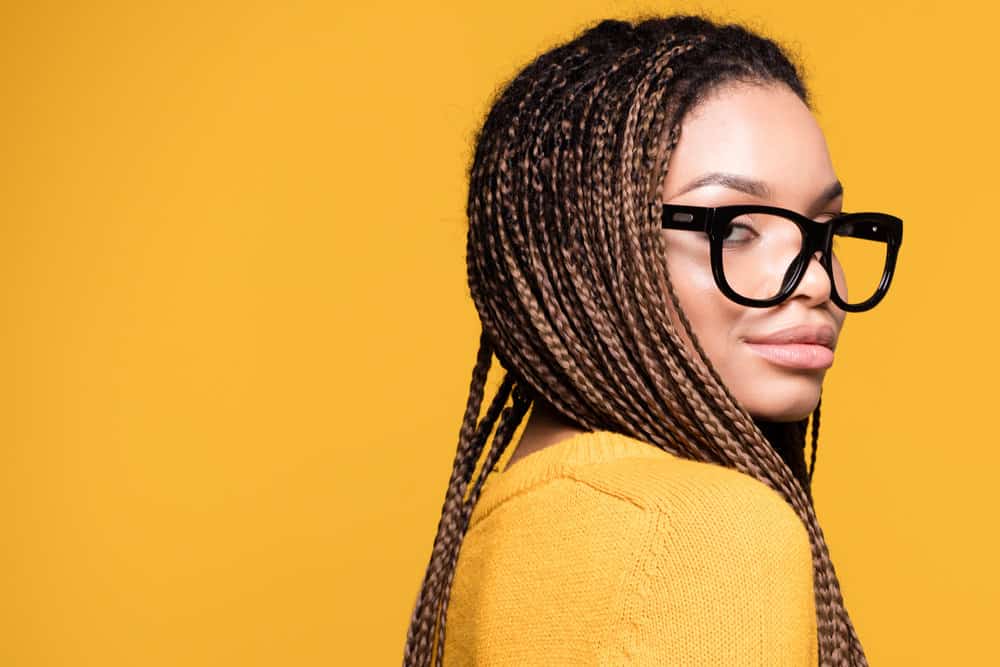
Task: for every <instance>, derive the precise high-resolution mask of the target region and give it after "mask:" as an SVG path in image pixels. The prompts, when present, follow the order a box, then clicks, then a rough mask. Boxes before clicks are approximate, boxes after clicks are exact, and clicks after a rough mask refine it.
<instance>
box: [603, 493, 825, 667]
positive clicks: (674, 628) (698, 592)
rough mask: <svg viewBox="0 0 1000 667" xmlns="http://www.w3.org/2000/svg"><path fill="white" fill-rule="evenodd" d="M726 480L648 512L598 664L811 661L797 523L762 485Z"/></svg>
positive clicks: (807, 580)
mask: <svg viewBox="0 0 1000 667" xmlns="http://www.w3.org/2000/svg"><path fill="white" fill-rule="evenodd" d="M729 482H730V484H727V485H726V486H725V487H722V489H720V488H719V487H714V488H713V487H704V488H696V489H693V490H692V489H691V488H686V489H684V492H683V493H681V494H676V493H675V495H674V496H673V497H669V496H668V500H669V501H670V502H666V503H664V504H661V506H659V507H656V508H653V509H649V510H648V513H647V521H646V522H645V526H644V530H645V535H644V536H642V539H639V540H637V543H638V544H639V547H638V548H639V550H640V553H639V554H638V557H637V558H636V559H635V561H634V562H633V563H632V564H630V566H629V569H628V571H627V572H626V573H625V574H624V575H623V580H622V584H623V585H622V586H621V588H620V589H619V598H618V602H617V604H615V605H613V607H612V608H611V609H610V610H609V612H610V613H611V615H612V617H611V618H610V619H609V624H608V626H607V627H608V630H609V633H610V634H609V636H607V637H606V638H605V642H603V643H604V646H605V648H606V650H607V652H606V653H605V654H604V656H603V658H602V664H607V665H612V664H613V665H620V664H629V665H685V666H708V665H769V666H774V665H796V666H799V665H816V664H817V649H816V619H815V601H814V597H813V596H814V593H813V579H812V577H813V575H812V557H811V551H810V544H809V536H808V533H807V532H806V529H805V526H804V525H803V524H802V521H801V520H800V519H799V517H798V515H797V514H796V513H795V511H794V510H793V509H792V508H791V507H790V506H789V505H788V504H787V503H786V502H785V500H784V499H783V498H782V497H781V496H780V495H779V494H778V493H777V492H776V491H774V490H773V489H771V488H770V487H768V486H766V485H765V484H763V483H762V482H759V481H758V480H755V479H752V478H750V477H748V476H742V475H740V476H739V477H736V476H735V475H731V476H730V480H729Z"/></svg>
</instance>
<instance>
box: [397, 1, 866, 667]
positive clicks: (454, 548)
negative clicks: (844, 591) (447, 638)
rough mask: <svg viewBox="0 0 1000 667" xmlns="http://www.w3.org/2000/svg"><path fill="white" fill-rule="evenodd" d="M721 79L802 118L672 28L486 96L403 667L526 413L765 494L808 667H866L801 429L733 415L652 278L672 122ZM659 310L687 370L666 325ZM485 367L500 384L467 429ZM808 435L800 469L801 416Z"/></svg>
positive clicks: (771, 78)
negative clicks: (792, 532)
mask: <svg viewBox="0 0 1000 667" xmlns="http://www.w3.org/2000/svg"><path fill="white" fill-rule="evenodd" d="M733 82H744V83H750V84H754V85H765V84H775V83H777V84H784V85H786V86H788V87H789V88H790V89H791V90H792V91H794V92H795V94H796V95H798V96H799V98H800V99H802V101H803V102H804V103H805V104H806V105H807V106H808V107H810V108H811V102H810V99H809V94H808V92H807V90H806V87H805V85H804V83H803V81H802V76H801V74H800V68H799V67H798V66H797V65H796V64H795V63H794V62H793V60H792V59H791V57H790V56H789V55H788V54H787V53H786V52H785V51H783V50H782V48H781V47H780V46H779V45H778V44H776V43H775V42H774V41H772V40H770V39H768V38H766V37H763V36H761V35H758V34H755V33H754V32H752V31H750V30H749V29H747V28H746V27H744V26H741V25H738V24H732V23H726V24H723V23H718V22H714V21H712V20H710V19H707V18H705V17H701V16H694V15H686V14H681V15H674V16H669V17H665V18H646V19H642V20H639V21H637V22H634V23H630V22H626V21H621V20H604V21H601V22H599V23H597V24H596V25H593V26H591V27H589V28H587V29H586V30H584V31H583V32H581V33H580V34H578V35H577V36H576V37H575V38H573V39H572V40H570V41H568V42H565V43H563V44H560V45H558V46H556V47H555V48H552V49H551V50H549V51H547V52H545V53H543V54H541V55H540V56H538V57H537V58H536V59H535V60H533V61H532V62H531V63H529V64H528V65H527V66H526V67H524V68H523V69H522V70H521V71H520V72H519V73H518V74H517V75H516V76H515V77H514V78H513V79H511V80H510V81H509V82H507V83H506V84H505V85H504V86H503V87H502V88H501V89H500V90H499V93H498V95H497V97H496V99H495V100H494V101H493V104H492V106H491V108H490V111H489V112H488V114H487V116H486V118H485V120H484V122H483V125H482V127H481V129H480V130H479V132H478V133H477V135H476V142H475V150H474V154H473V158H472V162H471V165H470V167H469V192H468V203H467V209H466V210H467V215H468V218H469V229H468V239H467V248H466V249H467V257H466V259H467V270H468V282H469V290H470V293H471V296H472V299H473V301H474V302H475V305H476V309H477V312H478V314H479V318H480V321H481V324H482V333H481V336H480V345H479V351H478V354H477V359H476V364H475V366H474V368H473V372H472V381H471V385H470V389H469V399H468V402H467V405H466V410H465V415H464V417H463V420H462V426H461V429H460V432H459V439H458V448H457V452H456V456H455V462H454V467H453V471H452V475H451V479H450V481H449V484H448V489H447V492H446V495H445V501H444V505H443V507H442V513H441V519H440V521H439V523H438V529H437V534H436V536H435V539H434V545H433V549H432V553H431V557H430V562H429V563H428V566H427V569H426V572H425V575H424V579H423V583H422V586H421V589H420V593H419V596H418V598H417V601H416V604H415V605H414V609H413V614H412V617H411V622H410V627H409V631H408V634H407V640H406V646H405V652H404V664H405V665H430V664H431V662H432V661H433V663H434V664H435V665H441V664H442V660H443V653H444V634H445V620H446V617H447V610H448V601H449V596H450V589H451V582H452V580H453V578H454V574H455V567H456V564H457V561H458V554H459V550H460V548H461V543H462V539H463V537H464V535H465V532H466V530H467V528H468V521H469V517H470V516H471V513H472V508H473V507H474V505H475V503H476V500H477V499H478V497H479V491H480V489H481V488H482V484H483V482H484V480H485V479H486V476H487V475H488V474H489V473H490V472H491V471H492V470H493V468H494V466H495V465H496V463H497V461H498V460H499V458H500V456H501V455H502V454H503V452H504V451H505V449H506V448H507V445H508V444H509V443H510V441H511V439H512V437H513V434H514V432H515V430H516V428H517V426H518V425H519V424H520V422H521V420H522V419H523V417H524V415H525V414H526V413H527V411H528V409H529V407H530V405H531V403H532V401H534V400H544V401H546V402H547V403H549V404H550V405H551V406H552V407H553V408H554V409H556V410H557V411H558V412H559V413H560V414H561V415H563V416H565V417H566V418H567V419H568V420H570V421H571V422H573V423H575V424H578V425H580V426H581V427H582V428H584V429H586V430H598V429H600V430H609V431H614V432H618V433H622V434H625V435H627V436H630V437H634V438H637V439H640V440H643V441H645V442H648V443H650V444H652V445H654V446H657V447H660V448H661V449H664V450H666V451H668V452H671V453H673V454H675V455H677V456H683V457H685V458H688V459H692V460H697V461H704V462H710V463H715V464H718V465H723V466H726V467H729V468H733V469H736V470H739V471H740V472H743V473H745V474H747V475H750V476H752V477H754V478H755V479H757V480H759V481H761V482H763V483H765V484H767V485H768V486H769V487H770V488H772V489H774V490H775V491H777V492H778V493H779V494H781V496H782V497H783V498H785V500H786V501H787V502H788V503H789V504H790V505H791V506H792V508H793V509H794V510H795V511H796V513H797V514H798V516H799V517H800V518H801V519H802V521H803V523H804V525H805V526H806V529H807V531H808V533H809V538H810V543H811V547H812V557H813V572H814V577H813V579H814V591H815V600H816V614H817V635H818V636H817V642H818V649H819V659H820V664H823V665H832V664H837V665H841V664H849V665H867V661H866V658H865V655H864V651H863V649H862V646H861V643H860V641H859V639H858V637H857V634H856V633H855V630H854V627H853V625H852V623H851V620H850V617H849V615H848V613H847V610H846V608H845V607H844V602H843V598H842V595H841V591H840V586H839V583H838V580H837V576H836V573H835V570H834V567H833V563H832V562H831V560H830V555H829V550H828V548H827V545H826V542H825V540H824V536H823V532H822V529H821V528H820V526H819V523H818V521H817V518H816V514H815V510H814V507H813V503H812V496H811V488H810V487H811V479H812V468H809V469H808V470H807V469H806V466H805V457H804V451H805V436H806V428H807V424H808V421H809V420H808V418H807V419H804V420H800V421H796V422H788V423H776V422H767V421H764V420H758V419H755V418H753V417H752V416H751V415H750V414H749V413H748V412H747V411H746V410H745V409H744V408H743V407H742V406H741V405H740V404H739V403H738V402H737V401H736V400H735V398H734V397H733V396H732V394H731V393H730V391H729V390H728V388H727V387H726V385H725V383H724V382H723V381H722V379H721V378H720V377H719V375H718V373H717V371H716V370H715V368H714V367H713V365H712V364H711V362H710V360H709V359H708V357H707V355H706V354H705V352H704V350H703V349H702V346H701V345H700V343H699V342H698V339H697V336H696V334H695V333H694V331H693V330H692V327H691V325H690V322H689V321H688V319H687V317H686V316H685V314H684V311H683V309H682V308H681V306H680V303H679V301H678V299H677V295H676V294H675V292H674V288H673V285H672V282H671V281H670V278H669V273H668V271H667V266H666V261H665V248H664V246H663V239H662V235H661V234H660V233H659V230H660V226H659V215H658V214H659V205H658V204H659V203H660V202H658V201H657V198H656V197H655V195H656V193H657V192H658V188H659V185H660V183H661V182H662V179H663V176H664V174H665V173H666V169H667V168H668V163H669V158H670V155H671V153H672V151H673V148H674V146H675V145H676V143H677V141H678V138H679V132H680V123H681V121H682V120H683V118H684V117H685V115H686V114H687V113H689V112H690V111H691V110H693V109H694V108H695V107H697V106H698V105H699V104H700V103H702V102H704V101H705V100H706V99H707V97H708V96H709V95H710V94H712V93H713V92H714V91H716V90H717V89H718V88H719V87H720V86H722V85H724V84H727V83H733ZM667 295H669V298H670V299H671V301H672V304H673V307H674V310H675V312H676V313H677V314H678V316H679V320H680V324H681V325H682V326H683V327H684V330H685V332H686V334H687V336H688V338H689V340H691V341H692V343H693V347H694V349H695V352H696V356H693V355H692V354H691V353H690V352H689V350H688V348H687V346H686V345H685V344H684V342H683V339H682V338H681V336H680V334H679V332H678V331H677V329H676V327H675V324H674V322H672V321H671V318H669V317H668V308H667V302H666V301H665V298H666V296H667ZM494 355H495V356H496V357H497V360H498V361H499V363H500V365H501V366H502V367H503V368H504V369H505V371H506V372H505V375H504V378H503V381H502V383H501V386H500V389H499V390H498V392H497V394H496V396H495V397H494V398H493V400H492V402H491V404H490V406H489V408H488V409H487V411H486V414H485V415H484V417H483V419H482V420H479V414H480V412H481V409H482V403H483V395H484V393H485V383H486V377H487V374H488V372H489V369H490V366H491V361H492V357H493V356H494ZM508 400H511V405H509V406H507V405H506V404H507V402H508ZM812 427H813V430H812V466H814V465H815V455H816V446H817V442H818V427H819V405H817V406H816V409H815V411H814V412H813V415H812ZM494 428H495V431H496V432H495V434H494V435H493V441H492V443H491V445H490V447H489V448H488V449H487V447H486V443H487V441H488V440H489V438H490V435H491V434H493V431H494ZM484 452H485V454H484ZM480 459H483V461H482V465H481V466H479V475H478V477H477V478H476V480H475V482H473V479H472V478H473V476H474V475H475V472H476V467H477V463H478V462H479V461H480Z"/></svg>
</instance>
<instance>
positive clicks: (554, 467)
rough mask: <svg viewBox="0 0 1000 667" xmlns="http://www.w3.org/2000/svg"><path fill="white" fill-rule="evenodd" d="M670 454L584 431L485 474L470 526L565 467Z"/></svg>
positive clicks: (625, 437) (619, 436)
mask: <svg viewBox="0 0 1000 667" xmlns="http://www.w3.org/2000/svg"><path fill="white" fill-rule="evenodd" d="M664 456H667V457H673V456H674V455H673V454H671V453H670V452H667V451H666V450H663V449H660V448H659V447H656V446H655V445H651V444H649V443H647V442H644V441H642V440H639V439H637V438H633V437H631V436H628V435H624V434H622V433H617V432H614V431H605V430H597V431H584V432H581V433H575V434H573V435H571V436H569V437H568V438H565V439H563V440H560V441H558V442H555V443H553V444H550V445H547V446H545V447H544V448H542V449H540V450H538V451H536V452H532V453H530V454H528V455H526V456H525V457H524V458H522V459H519V460H518V461H516V462H515V463H514V464H513V465H508V464H505V465H504V467H503V468H501V469H497V470H493V471H491V472H490V473H489V475H487V477H486V480H485V481H484V482H483V487H482V490H481V492H480V495H479V499H478V501H477V502H476V506H475V508H473V511H472V515H471V516H470V519H469V527H470V528H471V527H472V526H473V525H475V524H476V523H477V522H478V521H479V520H481V519H482V518H483V517H484V516H485V515H487V514H489V513H490V512H491V511H492V510H493V509H494V508H495V507H497V506H498V505H500V504H501V503H503V502H504V501H505V500H507V499H509V498H511V497H512V496H514V495H517V494H518V493H521V492H523V491H526V490H527V489H529V488H531V487H533V486H535V485H536V484H539V483H541V482H543V481H545V480H548V479H551V478H552V477H556V476H558V475H559V473H560V472H561V471H564V470H565V469H567V468H572V467H577V466H581V465H588V464H593V463H600V462H603V461H609V460H615V459H619V458H625V457H641V458H661V457H664Z"/></svg>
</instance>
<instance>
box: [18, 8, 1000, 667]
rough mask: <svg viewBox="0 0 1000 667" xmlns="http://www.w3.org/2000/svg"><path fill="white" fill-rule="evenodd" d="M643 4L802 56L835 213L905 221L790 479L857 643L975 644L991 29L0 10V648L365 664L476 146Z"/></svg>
mask: <svg viewBox="0 0 1000 667" xmlns="http://www.w3.org/2000/svg"><path fill="white" fill-rule="evenodd" d="M675 10H689V11H698V10H708V11H711V12H712V14H713V15H714V16H715V17H717V18H719V17H724V18H726V17H730V18H734V19H737V20H742V21H745V22H748V23H749V24H750V25H751V26H752V27H756V28H758V29H761V30H763V31H765V32H767V33H768V34H771V35H773V36H775V37H776V38H778V39H780V40H782V41H783V42H784V43H786V44H787V45H789V46H790V47H791V48H793V49H796V50H797V51H798V52H799V53H801V55H802V58H803V60H804V62H805V64H806V67H807V72H806V73H807V76H808V79H809V83H810V84H811V86H812V88H813V90H814V94H815V98H816V102H817V106H818V110H819V118H820V122H821V124H822V126H823V127H824V129H825V130H826V132H827V136H828V141H829V144H830V147H831V151H832V154H833V157H834V163H835V167H836V168H837V171H838V174H839V176H840V177H841V179H842V180H843V181H844V183H845V186H846V189H847V196H846V206H847V207H848V208H849V209H851V208H853V209H855V210H857V209H875V210H885V211H888V212H891V213H894V214H897V215H899V216H901V217H903V218H904V219H905V220H906V224H907V228H906V229H907V231H906V241H905V244H904V246H903V250H902V253H901V257H900V266H899V270H898V273H897V276H896V279H895V283H894V285H893V289H892V292H891V293H890V295H889V296H888V297H887V299H886V301H884V302H883V304H882V305H880V306H879V308H878V309H876V310H874V311H872V312H869V313H865V314H862V315H852V316H850V318H849V319H848V324H847V328H846V329H845V331H844V338H843V340H842V343H841V346H840V348H839V352H840V354H839V355H838V359H839V363H838V364H837V366H836V367H835V368H834V369H832V370H831V371H830V373H829V375H828V381H827V385H826V390H825V393H824V403H823V405H824V412H823V422H822V424H823V425H822V434H821V439H820V443H821V444H820V450H819V458H818V466H817V469H816V470H817V472H816V479H815V488H816V494H817V508H818V512H819V515H820V519H821V521H822V522H823V525H824V529H825V532H826V535H827V539H828V541H829V543H830V546H831V551H832V554H833V558H834V562H835V564H836V565H837V568H838V572H839V574H840V577H841V582H842V585H843V588H844V592H845V598H846V601H847V604H848V608H849V610H850V611H851V613H852V616H853V618H854V620H855V623H856V626H857V629H858V632H859V634H860V636H861V638H862V640H863V642H864V644H865V646H866V648H867V650H868V653H869V657H870V659H871V661H872V663H873V664H874V665H939V664H963V665H967V664H984V662H985V661H987V660H988V656H993V655H995V653H994V649H993V648H992V644H993V642H992V639H993V633H994V630H995V628H994V624H995V621H996V618H997V600H998V585H997V579H996V567H995V566H996V546H997V538H996V537H995V535H994V530H995V527H996V509H997V502H996V497H997V496H996V490H995V489H996V483H995V478H996V470H997V467H998V465H997V464H998V462H1000V461H998V458H1000V457H998V453H997V445H998V439H997V436H996V428H995V426H994V424H993V423H992V421H991V419H992V417H991V415H992V416H995V415H996V413H995V412H994V410H995V405H994V403H995V398H996V389H995V378H996V376H997V373H998V370H1000V369H998V364H997V361H996V350H995V341H996V326H997V321H996V317H995V308H996V304H997V296H996V294H997V292H996V290H995V287H994V285H995V280H996V276H997V269H998V267H997V260H996V258H995V250H996V244H995V238H994V231H995V226H996V218H997V216H996V215H994V214H991V213H990V212H989V209H988V208H987V207H988V206H990V205H992V204H993V203H994V199H993V197H992V193H993V192H995V183H994V179H995V171H996V164H995V163H996V155H997V149H998V145H997V144H998V141H997V135H996V130H995V128H996V108H997V106H996V102H997V100H996V96H995V93H994V91H993V88H994V85H993V84H994V83H995V68H996V64H997V59H996V56H995V51H994V47H995V46H996V38H995V33H994V26H995V25H996V22H997V18H998V17H997V15H996V10H993V9H990V10H987V9H985V3H973V2H961V1H956V2H948V3H945V2H940V3H929V2H921V3H917V2H913V3H904V2H890V3H871V2H867V1H840V2H836V3H822V4H815V5H814V4H813V3H801V2H793V1H790V0H786V1H777V0H774V1H765V0H760V1H753V2H751V1H749V0H747V1H743V2H740V3H738V4H737V3H734V4H732V5H729V6H727V5H726V4H719V3H713V4H711V5H707V4H692V3H678V2H674V3H670V2H662V3H651V2H647V3H642V4H640V3H630V2H596V1H590V0H573V2H560V3H539V2H536V1H530V2H525V1H523V0H517V1H515V2H505V3H503V4H500V3H489V4H486V3H469V2H459V1H454V2H435V3H407V2H393V3H385V2H366V3H360V2H358V3H330V2H309V3H306V2H294V3H286V2H271V3H256V2H188V3H170V5H169V6H167V3H131V2H103V3H89V6H84V5H81V4H78V3H49V2H33V3H24V4H23V6H21V7H15V6H14V5H13V4H7V5H5V7H4V8H3V10H0V11H2V14H0V53H2V56H0V58H2V68H3V69H2V72H3V88H4V93H3V96H2V99H3V105H2V108H0V109H2V110H0V117H2V123H0V137H2V146H0V148H2V156H3V160H2V162H0V170H2V177H0V229H2V233H3V236H2V239H0V253H2V255H0V278H2V280H0V286H2V287H0V290H2V292H0V293H2V307H3V313H2V315H3V319H2V325H0V336H2V337H3V338H2V350H3V355H2V357H0V358H2V363H3V365H2V375H3V377H4V378H5V379H6V380H8V381H7V382H4V383H3V395H2V399H3V401H2V406H3V407H2V408H0V410H2V414H0V424H2V427H0V440H2V442H0V453H2V457H3V459H2V465H0V493H2V495H0V508H2V509H0V528H2V532H0V534H2V536H3V537H2V545H0V559H2V567H0V610H2V616H0V628H2V630H0V664H3V665H17V666H19V667H20V666H32V667H34V666H42V665H46V666H49V665H59V666H64V665H65V666H74V667H77V666H84V665H100V666H102V667H110V666H112V665H149V666H151V667H152V666H156V665H189V666H196V665H221V664H234V665H235V664H239V665H279V664H280V665H330V664H396V663H397V662H398V661H399V659H400V655H401V651H402V645H403V640H404V636H405V633H406V628H407V624H408V620H409V614H410V609H411V605H412V603H413V599H414V595H415V593H416V589H417V586H418V584H419V582H420V577H421V576H422V573H423V568H424V566H425V564H426V561H427V557H428V555H429V552H430V547H431V540H432V538H433V534H434V530H435V528H436V525H437V520H438V516H439V512H440V508H441V502H442V499H443V493H444V488H445V485H446V482H447V479H448V476H449V473H450V468H451V461H452V456H453V453H454V448H455V444H456V438H457V432H458V426H459V421H460V418H461V414H462V411H463V409H464V402H465V398H466V392H467V390H468V383H469V373H470V370H471V368H472V363H473V360H474V355H475V350H476V343H477V335H478V320H477V318H476V314H475V310H474V308H473V306H472V302H471V300H470V298H469V296H468V291H467V288H466V283H465V266H464V250H465V248H464V242H465V236H464V234H465V219H464V215H463V213H464V205H465V202H464V197H465V190H464V187H465V183H464V180H463V178H464V173H465V172H464V170H465V168H466V164H467V160H468V158H469V151H470V146H471V140H472V135H473V132H474V131H475V129H476V126H477V123H478V122H479V121H480V120H481V117H482V114H483V113H484V112H485V110H486V104H487V102H488V100H489V97H490V95H491V94H492V92H493V90H494V88H495V86H497V85H498V84H499V83H500V82H502V81H503V80H505V79H506V78H508V77H509V76H511V75H512V74H513V73H514V72H515V71H516V69H517V68H518V67H519V66H520V65H522V64H524V63H525V62H527V60H529V59H530V58H531V57H532V56H533V55H535V54H536V53H538V52H539V51H541V50H542V49H544V48H547V47H549V46H551V45H553V44H555V43H556V42H557V41H559V40H562V39H566V38H569V37H570V36H572V35H573V34H575V33H576V32H577V31H578V30H580V29H581V28H582V27H584V25H585V24H587V23H589V22H592V21H594V20H596V19H599V18H601V17H605V16H615V17H623V18H627V17H630V16H634V15H636V14H638V13H640V12H664V13H666V12H670V11H675ZM497 379H498V372H494V374H493V375H492V376H491V383H492V384H495V383H496V382H497Z"/></svg>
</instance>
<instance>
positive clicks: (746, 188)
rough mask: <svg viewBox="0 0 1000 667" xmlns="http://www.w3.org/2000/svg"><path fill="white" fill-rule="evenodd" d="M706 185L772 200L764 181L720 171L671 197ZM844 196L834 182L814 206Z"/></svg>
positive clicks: (704, 175)
mask: <svg viewBox="0 0 1000 667" xmlns="http://www.w3.org/2000/svg"><path fill="white" fill-rule="evenodd" d="M706 185H722V186H724V187H727V188H730V189H733V190H739V191H740V192H744V193H746V194H748V195H752V196H754V197H757V198H758V199H772V198H773V197H772V193H771V188H770V187H768V185H767V183H765V182H764V181H758V180H754V179H752V178H747V177H745V176H739V175H737V174H728V173H725V172H721V171H713V172H709V173H707V174H702V175H701V176H699V177H698V178H696V179H694V180H693V181H691V182H690V183H688V184H687V185H685V186H684V187H683V188H681V189H680V191H678V192H676V193H674V195H673V196H672V197H671V198H673V197H677V196H680V195H682V194H684V193H685V192H689V191H691V190H694V189H696V188H700V187H703V186H706ZM843 194H844V186H843V184H842V183H841V182H840V180H836V181H834V182H833V183H831V184H830V185H828V186H826V189H825V190H824V191H823V192H822V193H821V194H820V196H819V198H817V199H816V202H815V204H814V205H818V204H825V203H826V202H828V201H830V200H831V199H834V198H835V197H839V196H840V195H843Z"/></svg>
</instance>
